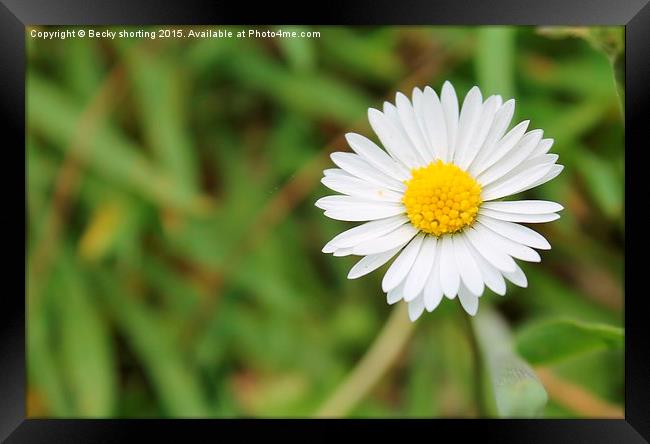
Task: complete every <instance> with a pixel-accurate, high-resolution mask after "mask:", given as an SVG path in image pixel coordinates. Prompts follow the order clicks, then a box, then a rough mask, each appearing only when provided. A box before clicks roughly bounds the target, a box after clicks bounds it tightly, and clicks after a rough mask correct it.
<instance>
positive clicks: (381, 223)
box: [323, 215, 408, 253]
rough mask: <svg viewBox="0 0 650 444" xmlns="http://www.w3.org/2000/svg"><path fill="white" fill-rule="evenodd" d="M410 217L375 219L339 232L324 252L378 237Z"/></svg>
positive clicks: (330, 251) (324, 248) (399, 216)
mask: <svg viewBox="0 0 650 444" xmlns="http://www.w3.org/2000/svg"><path fill="white" fill-rule="evenodd" d="M406 222H408V218H407V217H406V216H404V215H398V216H393V217H388V218H386V219H379V220H373V221H371V222H366V223H365V224H361V225H358V226H356V227H354V228H350V229H349V230H346V231H343V232H342V233H339V234H337V235H336V236H335V237H334V238H333V239H332V240H331V241H329V242H328V243H327V244H325V246H324V247H323V253H332V252H333V251H334V250H335V249H337V248H347V247H354V246H355V245H358V244H360V243H361V242H364V241H367V240H371V239H376V238H378V237H380V236H383V235H384V234H386V233H389V232H391V231H393V230H394V229H396V228H397V227H399V226H401V225H404V224H405V223H406Z"/></svg>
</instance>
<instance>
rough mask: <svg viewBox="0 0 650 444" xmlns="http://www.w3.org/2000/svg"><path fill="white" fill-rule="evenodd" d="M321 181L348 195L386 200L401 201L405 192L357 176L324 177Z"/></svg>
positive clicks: (332, 188)
mask: <svg viewBox="0 0 650 444" xmlns="http://www.w3.org/2000/svg"><path fill="white" fill-rule="evenodd" d="M321 183H322V184H323V185H325V186H326V187H327V188H329V189H330V190H333V191H337V192H339V193H343V194H347V195H348V196H356V197H361V198H364V199H368V200H379V201H384V202H401V201H402V197H403V194H402V193H399V192H397V191H393V190H390V189H388V188H386V187H381V186H379V185H375V184H372V183H370V182H367V181H365V180H363V179H359V178H357V177H353V176H350V177H331V176H330V177H323V178H322V179H321Z"/></svg>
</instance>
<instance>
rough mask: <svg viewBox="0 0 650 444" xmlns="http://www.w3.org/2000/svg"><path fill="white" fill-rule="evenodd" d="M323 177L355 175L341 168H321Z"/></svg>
mask: <svg viewBox="0 0 650 444" xmlns="http://www.w3.org/2000/svg"><path fill="white" fill-rule="evenodd" d="M323 176H324V177H355V176H353V175H352V174H350V173H346V172H345V171H343V170H342V169H341V168H327V169H326V170H323Z"/></svg>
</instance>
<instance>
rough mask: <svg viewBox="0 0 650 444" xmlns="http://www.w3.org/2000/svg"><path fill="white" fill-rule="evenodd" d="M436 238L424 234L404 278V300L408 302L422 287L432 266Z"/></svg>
mask: <svg viewBox="0 0 650 444" xmlns="http://www.w3.org/2000/svg"><path fill="white" fill-rule="evenodd" d="M437 242H438V241H437V239H436V238H435V237H434V236H426V237H425V238H424V241H423V242H422V247H421V248H420V253H419V254H418V257H417V258H416V259H415V263H414V264H413V267H411V271H410V272H409V275H408V276H407V278H406V281H405V282H406V285H405V286H404V300H405V301H406V302H409V301H411V300H413V299H415V298H416V297H417V296H418V295H419V294H420V293H421V292H422V289H423V288H424V284H425V283H426V282H427V279H428V278H429V274H430V273H431V270H432V268H433V260H434V258H435V254H436V244H437Z"/></svg>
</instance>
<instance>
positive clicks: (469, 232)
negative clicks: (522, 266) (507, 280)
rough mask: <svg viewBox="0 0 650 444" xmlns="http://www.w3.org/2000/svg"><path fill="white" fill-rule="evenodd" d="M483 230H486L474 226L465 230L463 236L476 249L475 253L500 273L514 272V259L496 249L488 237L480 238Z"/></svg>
mask: <svg viewBox="0 0 650 444" xmlns="http://www.w3.org/2000/svg"><path fill="white" fill-rule="evenodd" d="M485 230H486V228H484V227H482V226H480V225H478V224H475V225H474V226H473V227H472V228H469V229H466V230H465V235H466V236H467V239H468V240H469V241H470V243H471V244H472V246H473V247H474V248H476V251H478V252H479V253H480V254H481V256H483V258H484V259H485V260H486V261H488V262H489V263H490V264H492V265H493V266H494V267H495V268H497V269H499V270H501V271H509V272H512V271H514V270H515V269H516V268H517V264H516V263H515V261H514V259H512V257H511V256H510V255H509V254H507V253H504V252H503V251H501V250H500V249H498V248H496V247H495V245H494V244H493V243H492V242H491V241H490V239H489V238H488V237H486V236H482V235H481V234H482V232H483V231H485Z"/></svg>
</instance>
